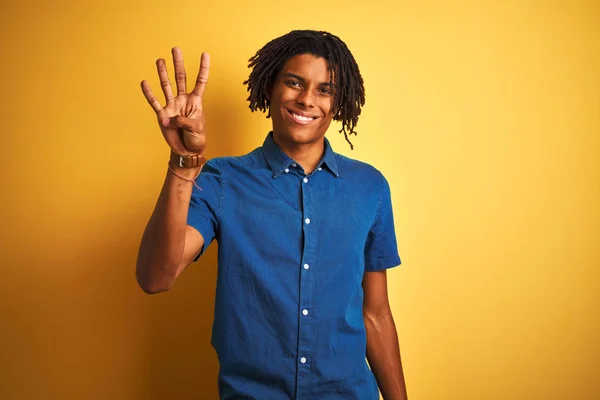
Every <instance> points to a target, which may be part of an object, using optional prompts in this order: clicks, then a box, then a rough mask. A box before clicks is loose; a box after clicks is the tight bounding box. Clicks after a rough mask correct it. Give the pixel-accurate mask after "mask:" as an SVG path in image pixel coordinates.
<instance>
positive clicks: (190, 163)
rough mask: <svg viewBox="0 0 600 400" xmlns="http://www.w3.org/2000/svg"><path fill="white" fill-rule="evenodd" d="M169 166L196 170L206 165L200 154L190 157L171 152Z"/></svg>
mask: <svg viewBox="0 0 600 400" xmlns="http://www.w3.org/2000/svg"><path fill="white" fill-rule="evenodd" d="M170 161H171V165H173V166H176V167H179V168H196V167H202V166H203V165H204V164H205V163H206V158H204V156H202V155H200V154H194V155H191V156H182V155H180V154H175V153H173V152H171V160H170Z"/></svg>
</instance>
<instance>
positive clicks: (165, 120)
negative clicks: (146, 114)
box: [162, 118, 169, 126]
mask: <svg viewBox="0 0 600 400" xmlns="http://www.w3.org/2000/svg"><path fill="white" fill-rule="evenodd" d="M162 124H163V126H169V119H168V118H165V119H163V120H162Z"/></svg>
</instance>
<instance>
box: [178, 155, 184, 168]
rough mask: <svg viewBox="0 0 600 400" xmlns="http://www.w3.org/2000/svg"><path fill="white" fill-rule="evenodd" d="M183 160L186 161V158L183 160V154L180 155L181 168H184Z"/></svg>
mask: <svg viewBox="0 0 600 400" xmlns="http://www.w3.org/2000/svg"><path fill="white" fill-rule="evenodd" d="M183 161H184V160H183V157H182V156H179V166H180V167H181V168H184V164H183Z"/></svg>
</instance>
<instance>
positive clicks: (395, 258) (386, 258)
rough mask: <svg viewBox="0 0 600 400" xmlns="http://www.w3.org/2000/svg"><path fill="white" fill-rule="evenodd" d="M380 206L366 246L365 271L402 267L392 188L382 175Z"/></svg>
mask: <svg viewBox="0 0 600 400" xmlns="http://www.w3.org/2000/svg"><path fill="white" fill-rule="evenodd" d="M381 180H382V183H381V190H380V194H379V196H380V197H379V206H378V210H377V216H376V217H375V222H374V223H373V226H372V227H371V230H370V231H369V235H368V237H367V242H366V246H365V270H366V271H381V270H384V269H388V268H392V267H395V266H398V265H400V263H401V261H400V256H399V254H398V244H397V242H396V230H395V228H394V213H393V211H392V196H391V193H390V186H389V184H388V182H387V180H386V179H385V177H384V176H383V175H381Z"/></svg>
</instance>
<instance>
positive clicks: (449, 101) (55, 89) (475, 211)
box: [0, 0, 600, 400]
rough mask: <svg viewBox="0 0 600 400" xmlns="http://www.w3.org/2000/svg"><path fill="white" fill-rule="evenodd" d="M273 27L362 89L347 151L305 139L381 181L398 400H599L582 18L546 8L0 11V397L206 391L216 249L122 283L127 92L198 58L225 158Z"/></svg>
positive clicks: (137, 147) (131, 238) (141, 184)
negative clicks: (345, 68) (337, 41)
mask: <svg viewBox="0 0 600 400" xmlns="http://www.w3.org/2000/svg"><path fill="white" fill-rule="evenodd" d="M296 28H308V29H325V30H329V31H331V32H333V33H335V34H337V35H339V36H340V37H341V38H342V39H343V40H345V41H346V43H347V44H348V46H349V47H350V49H351V50H352V51H353V53H354V55H355V57H356V59H357V61H358V63H359V65H360V68H361V71H362V73H363V76H364V79H365V82H366V89H367V105H366V107H365V108H364V112H363V115H362V116H361V118H360V122H359V125H358V132H359V134H358V136H357V137H353V142H354V144H355V146H356V149H355V150H354V151H350V149H349V147H348V146H347V145H346V143H345V141H344V140H343V137H342V136H341V135H339V134H338V133H337V132H336V129H334V128H337V126H335V127H333V126H332V129H330V133H329V134H328V135H329V138H330V139H331V141H332V144H333V146H334V149H336V150H337V151H338V152H340V153H342V154H345V155H348V156H351V157H355V158H358V159H361V160H365V161H367V162H370V163H372V164H373V165H375V166H376V167H378V168H379V169H380V170H381V171H382V172H383V173H384V174H385V175H386V176H387V177H388V180H389V182H390V185H391V188H392V196H393V203H394V208H395V218H396V228H397V236H398V242H399V246H400V252H401V256H402V259H403V262H404V265H403V266H402V267H399V268H396V269H394V270H392V271H390V272H389V274H388V276H389V284H390V296H391V302H392V307H393V312H394V315H395V318H396V323H397V326H398V332H399V336H400V342H401V349H402V355H403V361H404V368H405V374H406V380H407V384H408V388H409V394H410V398H411V399H412V400H429V399H431V400H438V399H439V400H444V399H448V400H462V399H469V400H470V399H473V400H495V399H523V400H529V399H557V400H558V399H561V400H562V399H575V400H579V399H583V400H592V399H600V311H599V308H600V307H599V305H600V273H599V269H600V268H599V267H600V161H599V160H600V157H599V154H600V153H599V151H600V78H599V71H600V45H599V43H600V5H599V3H598V2H597V1H596V2H594V1H568V0H564V1H523V2H518V1H505V2H503V1H499V2H495V1H479V2H475V1H473V2H466V1H452V2H431V1H426V2H418V1H413V2H408V1H400V2H398V1H388V2H384V1H367V2H362V1H361V2H359V1H356V2H352V1H338V0H332V1H318V2H282V1H270V2H266V1H265V2H231V1H221V2H217V1H211V2H201V1H189V0H181V1H177V2H163V1H155V0H147V1H141V0H139V1H126V0H123V1H112V0H111V1H102V2H101V1H95V2H83V1H81V2H76V1H74V0H73V1H70V2H68V1H53V2H43V1H41V0H37V1H27V0H23V1H15V2H2V5H1V6H0V33H1V36H0V37H1V38H2V39H1V41H0V46H1V47H0V48H1V55H2V58H1V63H0V65H1V66H0V73H1V75H0V76H1V79H2V81H1V86H0V88H1V89H2V95H1V96H0V110H1V115H0V117H1V121H0V127H1V130H2V132H1V138H2V143H1V146H0V152H1V153H0V155H1V157H0V162H1V168H0V179H1V181H0V184H1V187H2V194H3V195H2V196H1V200H0V201H1V207H0V209H1V210H2V215H1V217H2V229H1V231H0V232H1V237H0V238H1V241H0V243H1V244H0V245H1V246H2V247H1V253H0V267H1V268H0V273H1V275H0V315H1V318H2V319H1V323H0V398H2V399H10V400H12V399H210V398H215V397H216V375H217V362H216V356H215V354H214V352H213V350H212V348H211V347H210V343H209V339H210V327H211V323H212V307H213V304H214V303H213V296H214V290H215V283H214V281H215V262H216V258H215V255H216V252H215V247H214V246H213V247H212V248H211V250H210V251H209V253H208V255H207V256H206V257H205V258H204V259H203V260H202V261H200V262H199V263H197V264H196V265H195V266H194V267H193V268H191V269H189V270H188V271H186V272H185V273H184V275H183V276H182V277H181V279H180V280H179V281H178V282H177V284H176V285H175V287H174V288H173V290H172V291H171V292H168V293H166V294H161V295H158V296H147V295H145V294H144V293H143V292H142V291H141V290H140V289H139V288H138V287H137V285H136V282H135V278H134V268H135V259H136V252H137V247H138V244H139V240H140V237H141V234H142V230H143V228H144V226H145V224H146V221H147V219H148V217H149V215H150V213H151V210H152V209H153V206H154V202H155V201H156V198H157V196H158V192H159V189H160V187H161V184H162V181H163V178H164V176H165V172H166V163H167V156H168V148H167V146H166V144H165V143H164V141H163V139H162V137H161V135H160V132H159V130H158V128H157V126H156V122H155V119H154V115H153V112H152V110H151V109H150V107H149V106H148V105H147V103H146V101H145V99H144V98H143V96H142V93H141V90H140V88H139V82H140V81H141V80H142V79H148V80H149V81H150V82H151V84H152V86H153V87H154V89H155V92H156V93H160V90H159V86H158V79H157V76H156V72H155V67H154V61H155V59H156V58H158V57H170V48H171V47H172V46H180V47H181V48H182V49H183V52H184V56H185V61H186V65H187V67H188V72H189V76H195V74H196V72H197V68H198V62H199V57H200V53H201V52H202V51H208V52H210V53H211V55H212V68H211V75H210V81H209V85H208V87H207V91H206V98H205V104H206V113H207V119H208V124H209V129H210V155H211V156H221V155H239V154H243V153H245V152H248V151H250V150H252V149H253V148H254V147H256V146H258V145H260V144H261V143H262V140H263V138H264V136H265V134H266V132H267V131H268V129H269V126H270V123H269V121H268V120H266V119H265V118H264V116H262V115H259V114H252V113H250V112H249V110H248V108H247V103H246V101H245V99H246V95H247V94H246V91H245V87H244V86H243V85H242V81H243V80H244V79H245V78H246V77H247V74H248V70H247V67H246V65H247V59H248V58H250V56H252V55H253V54H254V52H255V51H256V50H257V49H258V48H260V47H261V46H262V45H263V44H265V43H266V42H267V41H268V40H270V39H272V38H274V37H276V36H279V35H281V34H284V33H287V32H288V31H290V30H291V29H296ZM169 61H170V59H169ZM168 65H169V67H170V65H171V64H170V62H169V64H168ZM190 80H191V79H190Z"/></svg>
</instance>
